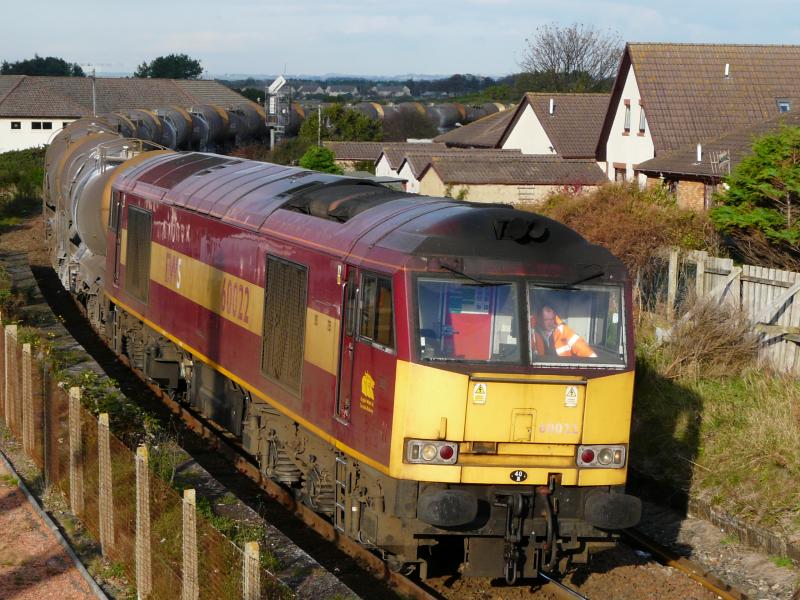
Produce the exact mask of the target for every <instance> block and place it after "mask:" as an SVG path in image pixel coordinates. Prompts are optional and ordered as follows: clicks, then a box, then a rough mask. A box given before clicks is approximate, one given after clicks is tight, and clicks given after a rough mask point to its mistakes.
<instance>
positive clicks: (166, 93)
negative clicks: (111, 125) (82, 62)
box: [0, 75, 250, 152]
mask: <svg viewBox="0 0 800 600" xmlns="http://www.w3.org/2000/svg"><path fill="white" fill-rule="evenodd" d="M93 84H94V95H93V93H92V87H93ZM93 97H94V100H93ZM242 102H250V101H249V100H248V99H247V98H245V97H244V96H241V95H239V94H238V93H236V92H234V91H233V90H231V89H230V88H229V87H227V86H224V85H222V84H221V83H218V82H216V81H207V80H179V79H123V78H102V77H98V78H97V79H94V80H93V79H92V78H90V77H33V76H28V75H0V152H7V151H9V150H20V149H23V148H30V147H33V146H40V145H44V144H48V143H49V142H50V140H51V139H52V138H53V137H54V136H55V134H56V133H57V132H58V131H59V130H61V129H62V128H63V127H65V126H66V125H67V124H69V123H71V122H72V121H75V120H76V119H79V118H81V117H87V116H91V115H92V114H102V113H107V112H114V111H121V110H131V109H141V108H153V109H155V108H159V107H163V106H183V107H190V106H192V105H196V104H218V105H222V106H230V105H233V104H239V103H242ZM93 103H94V106H93Z"/></svg>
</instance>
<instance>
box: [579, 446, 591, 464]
mask: <svg viewBox="0 0 800 600" xmlns="http://www.w3.org/2000/svg"><path fill="white" fill-rule="evenodd" d="M593 460H594V450H592V449H591V448H586V450H584V451H583V452H581V461H582V462H584V463H587V464H589V463H591V462H592V461H593Z"/></svg>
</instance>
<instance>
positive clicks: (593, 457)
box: [575, 445, 625, 469]
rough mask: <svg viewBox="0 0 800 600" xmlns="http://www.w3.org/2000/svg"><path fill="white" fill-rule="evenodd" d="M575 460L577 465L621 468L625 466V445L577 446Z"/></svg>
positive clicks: (597, 467) (595, 467) (596, 467)
mask: <svg viewBox="0 0 800 600" xmlns="http://www.w3.org/2000/svg"><path fill="white" fill-rule="evenodd" d="M575 462H576V463H577V464H578V466H579V467H588V468H594V469H621V468H622V467H624V466H625V446H605V445H592V446H578V452H577V457H576V461H575Z"/></svg>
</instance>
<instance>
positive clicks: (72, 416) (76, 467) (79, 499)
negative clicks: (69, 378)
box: [69, 387, 83, 516]
mask: <svg viewBox="0 0 800 600" xmlns="http://www.w3.org/2000/svg"><path fill="white" fill-rule="evenodd" d="M81 439H82V436H81V388H79V387H71V388H69V506H70V508H71V509H72V512H73V513H74V514H75V515H78V516H80V515H82V514H83V452H82V451H81Z"/></svg>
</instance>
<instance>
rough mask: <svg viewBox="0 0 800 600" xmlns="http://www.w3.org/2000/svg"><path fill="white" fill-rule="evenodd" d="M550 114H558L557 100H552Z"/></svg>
mask: <svg viewBox="0 0 800 600" xmlns="http://www.w3.org/2000/svg"><path fill="white" fill-rule="evenodd" d="M549 112H550V114H551V115H554V114H555V113H556V101H555V98H550V111H549Z"/></svg>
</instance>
